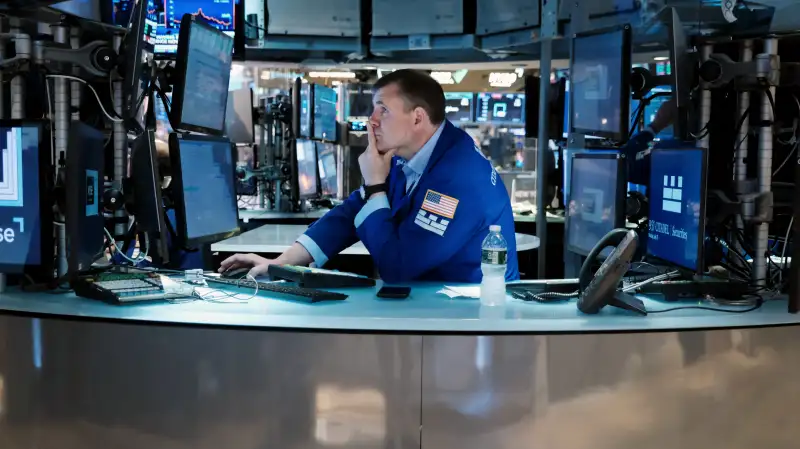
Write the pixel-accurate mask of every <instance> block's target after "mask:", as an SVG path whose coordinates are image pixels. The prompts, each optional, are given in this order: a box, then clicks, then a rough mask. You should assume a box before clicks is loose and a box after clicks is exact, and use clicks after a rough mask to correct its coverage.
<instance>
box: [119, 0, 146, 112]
mask: <svg viewBox="0 0 800 449" xmlns="http://www.w3.org/2000/svg"><path fill="white" fill-rule="evenodd" d="M147 6H148V4H147V0H133V4H132V5H128V7H127V10H128V12H129V13H130V15H129V17H130V22H129V23H128V24H127V27H128V31H127V33H126V34H125V38H124V39H123V41H122V48H121V51H120V53H121V57H120V59H119V60H120V68H121V69H122V70H121V72H122V73H121V74H122V77H123V84H122V95H123V103H124V109H123V116H124V118H125V119H127V120H128V121H129V122H128V123H129V125H130V126H133V127H134V128H135V127H136V126H137V124H136V123H138V126H141V124H142V123H141V122H142V118H143V113H142V109H141V107H140V100H142V98H143V96H142V94H143V93H145V89H146V87H147V85H148V83H149V74H147V73H146V71H145V67H146V66H147V61H148V59H149V58H150V57H151V55H152V51H153V47H152V43H151V42H150V35H149V34H148V30H147V26H148V25H147ZM131 121H135V122H136V123H132V122H131Z"/></svg>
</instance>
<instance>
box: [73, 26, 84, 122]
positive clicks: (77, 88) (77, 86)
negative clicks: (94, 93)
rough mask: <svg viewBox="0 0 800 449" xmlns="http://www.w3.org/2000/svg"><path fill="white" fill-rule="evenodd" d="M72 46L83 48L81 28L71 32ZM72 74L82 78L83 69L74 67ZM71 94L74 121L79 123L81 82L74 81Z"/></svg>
mask: <svg viewBox="0 0 800 449" xmlns="http://www.w3.org/2000/svg"><path fill="white" fill-rule="evenodd" d="M70 44H71V46H72V48H73V49H78V48H80V47H81V30H80V28H77V27H75V28H73V29H72V30H70ZM72 74H73V75H75V76H81V69H80V67H78V66H77V65H76V66H73V67H72ZM70 88H71V92H70V98H71V100H72V103H71V105H72V121H73V122H78V121H80V120H81V95H82V93H83V92H82V89H83V84H82V83H81V82H80V81H72V83H71V84H70Z"/></svg>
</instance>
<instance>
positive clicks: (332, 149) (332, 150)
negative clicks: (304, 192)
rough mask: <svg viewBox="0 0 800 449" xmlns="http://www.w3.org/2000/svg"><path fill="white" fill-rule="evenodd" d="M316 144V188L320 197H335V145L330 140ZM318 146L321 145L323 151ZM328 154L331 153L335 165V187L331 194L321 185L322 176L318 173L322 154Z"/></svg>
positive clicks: (337, 189)
mask: <svg viewBox="0 0 800 449" xmlns="http://www.w3.org/2000/svg"><path fill="white" fill-rule="evenodd" d="M328 145H330V147H328ZM316 146H317V186H318V187H319V189H318V190H319V195H320V197H322V198H336V197H338V196H339V167H338V165H337V160H336V147H335V146H334V144H332V143H330V142H317V143H316ZM320 147H322V149H324V151H320ZM329 154H330V155H333V162H334V166H336V179H335V182H334V184H335V186H336V187H335V192H334V193H332V194H330V193H325V191H324V189H323V187H322V176H321V175H320V164H322V156H323V155H324V156H327V155H329ZM326 178H327V176H326Z"/></svg>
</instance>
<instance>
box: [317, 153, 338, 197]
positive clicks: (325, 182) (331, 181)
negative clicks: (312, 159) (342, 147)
mask: <svg viewBox="0 0 800 449" xmlns="http://www.w3.org/2000/svg"><path fill="white" fill-rule="evenodd" d="M317 155H318V158H319V163H318V165H319V184H320V192H321V193H322V196H327V197H333V198H335V197H336V196H338V195H339V181H338V178H337V170H336V147H335V146H334V145H333V144H330V143H324V142H317Z"/></svg>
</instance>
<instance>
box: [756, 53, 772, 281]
mask: <svg viewBox="0 0 800 449" xmlns="http://www.w3.org/2000/svg"><path fill="white" fill-rule="evenodd" d="M764 53H766V54H769V55H777V54H778V40H777V39H775V38H770V39H765V40H764ZM769 94H770V95H771V97H772V99H773V101H774V99H775V87H774V86H772V87H770V88H769ZM769 98H770V97H769V96H768V95H767V93H766V92H764V94H762V98H761V121H762V122H763V124H762V126H761V130H760V138H759V142H758V150H759V151H758V192H759V193H767V192H769V191H770V189H771V188H772V126H771V124H772V122H773V121H774V117H773V115H772V114H773V113H772V102H770V100H769ZM767 124H769V125H767ZM768 241H769V223H761V224H759V225H757V226H756V235H755V254H753V281H754V282H755V283H756V285H766V282H767V257H768V256H767V251H768Z"/></svg>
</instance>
